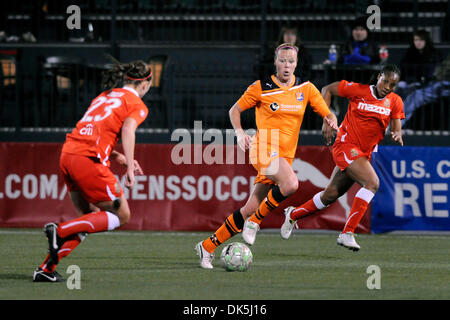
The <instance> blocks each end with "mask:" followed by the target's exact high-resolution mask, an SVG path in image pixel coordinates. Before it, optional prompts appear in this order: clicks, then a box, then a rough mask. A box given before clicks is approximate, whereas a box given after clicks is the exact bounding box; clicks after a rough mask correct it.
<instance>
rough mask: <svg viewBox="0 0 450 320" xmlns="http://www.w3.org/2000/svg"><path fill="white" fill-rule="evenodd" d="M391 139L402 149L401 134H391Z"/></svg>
mask: <svg viewBox="0 0 450 320" xmlns="http://www.w3.org/2000/svg"><path fill="white" fill-rule="evenodd" d="M391 139H392V141H395V142H397V143H399V144H400V145H401V146H402V147H403V139H402V134H401V133H399V132H391Z"/></svg>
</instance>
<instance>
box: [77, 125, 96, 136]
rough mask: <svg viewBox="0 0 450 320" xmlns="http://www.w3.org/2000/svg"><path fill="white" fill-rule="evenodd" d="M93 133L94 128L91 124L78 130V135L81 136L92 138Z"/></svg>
mask: <svg viewBox="0 0 450 320" xmlns="http://www.w3.org/2000/svg"><path fill="white" fill-rule="evenodd" d="M93 133H94V126H93V125H92V124H88V125H86V126H85V127H84V128H82V129H80V134H81V135H83V136H92V134H93Z"/></svg>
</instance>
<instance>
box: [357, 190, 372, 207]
mask: <svg viewBox="0 0 450 320" xmlns="http://www.w3.org/2000/svg"><path fill="white" fill-rule="evenodd" d="M374 196H375V194H374V193H373V192H372V191H370V190H369V189H366V188H364V187H362V188H361V189H359V190H358V192H357V193H356V195H355V198H361V199H363V200H364V201H366V202H367V203H370V201H372V198H373V197H374Z"/></svg>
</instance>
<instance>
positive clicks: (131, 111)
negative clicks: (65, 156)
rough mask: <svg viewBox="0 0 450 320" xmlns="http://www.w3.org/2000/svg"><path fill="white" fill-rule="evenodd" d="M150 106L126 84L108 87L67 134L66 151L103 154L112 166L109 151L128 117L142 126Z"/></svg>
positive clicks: (102, 159) (63, 150)
mask: <svg viewBox="0 0 450 320" xmlns="http://www.w3.org/2000/svg"><path fill="white" fill-rule="evenodd" d="M147 114H148V109H147V107H146V106H145V104H144V102H143V101H142V99H141V98H140V97H139V95H138V93H137V92H136V90H134V89H132V88H129V87H124V88H116V89H112V90H109V91H105V92H103V93H102V94H100V95H99V96H98V97H97V98H95V99H94V100H92V103H91V105H90V106H89V108H88V110H87V111H86V113H85V114H84V116H83V118H82V119H81V120H80V121H78V123H77V126H76V127H75V129H73V131H72V132H71V133H68V134H67V135H66V142H65V143H64V146H63V149H62V152H66V153H72V154H78V155H84V156H88V157H96V158H99V159H100V161H101V162H102V163H103V164H104V165H105V166H109V161H108V159H109V155H110V154H111V151H112V150H113V149H114V147H115V146H116V144H117V142H118V141H119V136H120V131H121V129H122V125H123V122H124V121H125V119H126V118H133V119H135V120H136V122H137V125H138V126H139V125H140V124H141V123H142V122H143V121H144V120H145V118H146V117H147Z"/></svg>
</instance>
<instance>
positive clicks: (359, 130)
mask: <svg viewBox="0 0 450 320" xmlns="http://www.w3.org/2000/svg"><path fill="white" fill-rule="evenodd" d="M374 90H375V87H374V86H371V85H368V84H360V83H356V82H348V81H346V80H342V81H341V82H340V83H339V85H338V93H339V95H340V96H341V97H344V98H347V99H349V105H348V110H347V114H346V115H345V119H344V121H343V122H342V124H341V126H340V127H339V130H338V133H337V136H336V142H335V143H341V142H342V143H350V144H353V145H355V146H357V147H358V148H359V149H360V150H361V151H362V152H364V153H371V152H372V150H373V149H374V148H375V146H376V145H378V143H380V141H381V140H383V138H384V135H385V131H386V128H387V126H388V125H389V122H390V120H391V119H404V118H405V114H404V112H403V101H402V99H401V98H400V97H399V96H398V95H397V94H395V93H394V92H391V93H389V94H388V95H386V96H385V97H384V98H382V99H378V98H377V97H376V96H375V92H374Z"/></svg>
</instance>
